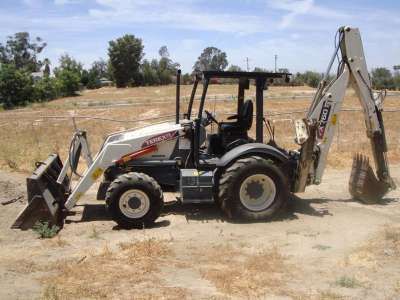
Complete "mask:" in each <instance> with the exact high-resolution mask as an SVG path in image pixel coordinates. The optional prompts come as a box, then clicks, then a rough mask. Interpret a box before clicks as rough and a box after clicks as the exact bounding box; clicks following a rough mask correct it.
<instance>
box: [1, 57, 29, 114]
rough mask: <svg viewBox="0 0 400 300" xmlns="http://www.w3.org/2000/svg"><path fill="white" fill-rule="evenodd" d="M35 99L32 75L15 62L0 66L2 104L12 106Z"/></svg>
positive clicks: (6, 106) (7, 106)
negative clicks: (19, 68) (17, 66)
mask: <svg viewBox="0 0 400 300" xmlns="http://www.w3.org/2000/svg"><path fill="white" fill-rule="evenodd" d="M33 100H34V99H33V80H32V77H31V76H30V75H29V74H28V73H26V72H24V71H23V70H18V69H17V68H16V66H15V65H14V64H3V65H2V66H1V68H0V104H2V105H3V107H4V108H12V107H14V106H19V105H25V104H26V103H28V102H31V101H33Z"/></svg>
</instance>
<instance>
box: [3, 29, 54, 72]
mask: <svg viewBox="0 0 400 300" xmlns="http://www.w3.org/2000/svg"><path fill="white" fill-rule="evenodd" d="M46 45H47V44H46V43H45V42H44V41H43V40H42V39H41V38H40V37H36V38H35V39H34V42H32V41H31V38H30V35H29V33H28V32H17V33H15V34H14V35H13V36H9V37H8V38H7V42H6V45H5V46H4V45H2V44H0V63H2V64H13V65H14V66H15V67H16V68H17V69H25V70H26V71H27V72H37V71H39V70H40V68H41V67H42V62H41V61H40V60H38V57H37V56H38V54H39V53H41V52H42V51H43V49H44V48H45V47H46Z"/></svg>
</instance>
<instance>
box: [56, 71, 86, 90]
mask: <svg viewBox="0 0 400 300" xmlns="http://www.w3.org/2000/svg"><path fill="white" fill-rule="evenodd" d="M56 76H57V81H58V85H59V89H60V95H61V96H63V97H67V96H74V95H76V92H77V91H78V90H79V86H80V77H79V75H78V74H77V73H76V72H73V71H70V70H67V69H64V70H61V71H59V72H57V75H56Z"/></svg>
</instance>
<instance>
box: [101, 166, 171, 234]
mask: <svg viewBox="0 0 400 300" xmlns="http://www.w3.org/2000/svg"><path fill="white" fill-rule="evenodd" d="M163 206H164V199H163V193H162V190H161V188H160V186H159V184H158V183H157V182H156V181H155V180H154V179H153V178H152V177H150V176H148V175H146V174H143V173H135V172H130V173H127V174H122V175H120V176H118V177H117V178H116V179H115V180H114V181H113V182H112V183H111V184H110V186H109V188H108V189H107V193H106V208H107V210H108V211H109V213H110V214H111V217H112V219H113V220H114V221H115V222H116V223H117V224H118V225H119V226H120V227H122V228H127V229H129V228H143V227H149V226H151V225H152V224H153V223H154V221H155V220H156V219H157V218H158V217H159V216H160V214H161V211H162V208H163Z"/></svg>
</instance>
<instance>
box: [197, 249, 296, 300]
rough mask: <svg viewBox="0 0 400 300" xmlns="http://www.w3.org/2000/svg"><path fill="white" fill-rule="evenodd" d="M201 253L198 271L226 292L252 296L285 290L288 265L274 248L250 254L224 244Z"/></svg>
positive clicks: (279, 292)
mask: <svg viewBox="0 0 400 300" xmlns="http://www.w3.org/2000/svg"><path fill="white" fill-rule="evenodd" d="M203 255H204V256H203V257H202V258H201V259H200V260H201V267H200V273H201V275H202V276H203V278H205V279H207V280H209V281H210V282H212V283H213V285H214V286H215V287H216V288H217V290H218V291H220V292H222V293H224V294H226V295H229V296H236V297H239V298H254V297H261V296H262V295H264V294H266V293H268V295H273V294H274V293H276V294H282V293H284V290H283V288H284V286H285V283H286V281H285V280H286V279H287V278H284V276H287V274H288V272H289V266H288V265H287V264H286V263H285V258H284V257H283V256H282V255H281V254H280V253H279V251H278V250H277V249H276V248H271V249H267V250H260V251H258V252H256V253H253V254H249V253H246V252H245V251H243V249H242V250H240V251H239V249H236V248H233V247H232V246H230V245H223V246H217V247H214V248H213V249H211V250H209V251H206V253H205V254H204V253H203Z"/></svg>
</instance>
